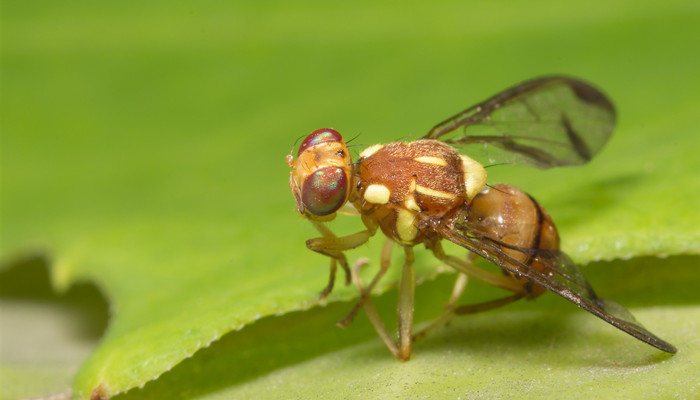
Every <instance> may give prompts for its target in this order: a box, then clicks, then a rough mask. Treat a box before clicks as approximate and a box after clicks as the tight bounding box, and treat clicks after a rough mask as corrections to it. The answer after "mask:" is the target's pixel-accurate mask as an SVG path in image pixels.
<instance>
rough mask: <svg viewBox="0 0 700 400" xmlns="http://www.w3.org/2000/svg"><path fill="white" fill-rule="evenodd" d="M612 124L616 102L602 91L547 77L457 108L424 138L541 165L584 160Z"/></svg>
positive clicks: (493, 159) (495, 157)
mask: <svg viewBox="0 0 700 400" xmlns="http://www.w3.org/2000/svg"><path fill="white" fill-rule="evenodd" d="M614 126H615V107H614V106H613V104H612V102H611V101H610V100H609V99H608V98H607V97H606V96H605V95H604V94H603V93H602V92H601V91H599V90H598V89H596V88H594V87H593V86H591V85H589V84H587V83H585V82H582V81H580V80H578V79H574V78H569V77H565V76H546V77H542V78H538V79H534V80H531V81H527V82H524V83H521V84H519V85H517V86H514V87H512V88H510V89H507V90H505V91H503V92H501V93H499V94H497V95H495V96H493V97H491V98H490V99H488V100H486V101H484V102H482V103H479V104H476V105H474V106H472V107H470V108H468V109H466V110H464V111H462V112H461V113H459V114H457V115H455V116H453V117H451V118H449V119H447V120H445V121H443V122H441V123H439V124H437V125H436V126H435V127H434V128H433V129H431V130H430V132H428V134H427V135H426V136H425V138H426V139H438V140H442V141H445V142H447V143H450V144H451V145H453V146H456V147H460V146H465V145H473V144H478V143H480V144H482V145H484V146H486V151H487V153H486V157H487V158H488V162H490V163H512V164H520V165H530V166H534V167H538V168H543V169H544V168H551V167H558V166H565V165H579V164H584V163H586V162H588V161H589V160H590V159H591V158H592V157H593V156H595V155H596V154H597V153H598V152H599V151H600V149H601V148H602V147H603V145H605V143H606V142H607V140H608V138H609V137H610V134H611V133H612V131H613V128H614ZM472 148H473V147H472Z"/></svg>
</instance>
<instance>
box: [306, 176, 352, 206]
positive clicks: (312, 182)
mask: <svg viewBox="0 0 700 400" xmlns="http://www.w3.org/2000/svg"><path fill="white" fill-rule="evenodd" d="M347 192H348V179H347V177H346V176H345V171H343V169H342V168H338V167H326V168H321V169H319V170H318V171H316V172H314V173H313V174H311V175H309V176H308V177H307V178H306V180H304V184H303V185H302V188H301V201H302V202H303V203H304V206H305V207H306V209H307V210H309V212H310V213H311V214H314V215H318V216H323V215H328V214H332V213H334V212H335V211H336V210H338V209H339V208H340V206H342V205H343V203H345V198H346V197H347Z"/></svg>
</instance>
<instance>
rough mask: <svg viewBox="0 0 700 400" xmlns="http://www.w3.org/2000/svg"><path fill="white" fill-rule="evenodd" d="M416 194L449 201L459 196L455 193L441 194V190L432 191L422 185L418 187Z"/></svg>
mask: <svg viewBox="0 0 700 400" xmlns="http://www.w3.org/2000/svg"><path fill="white" fill-rule="evenodd" d="M416 192H418V193H420V194H424V195H426V196H432V197H437V198H440V199H447V200H453V199H454V198H456V197H457V196H455V195H454V194H453V193H448V192H441V191H439V190H435V189H431V188H429V187H425V186H421V185H416Z"/></svg>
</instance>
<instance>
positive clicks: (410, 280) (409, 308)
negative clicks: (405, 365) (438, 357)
mask: <svg viewBox="0 0 700 400" xmlns="http://www.w3.org/2000/svg"><path fill="white" fill-rule="evenodd" d="M404 250H405V253H406V260H405V261H404V264H403V270H402V272H401V283H400V285H399V307H398V312H399V355H398V359H399V361H408V359H409V358H411V345H412V344H413V336H412V335H411V333H412V331H413V305H414V300H415V299H414V295H415V289H416V277H415V272H414V270H413V260H414V256H413V247H409V246H405V247H404Z"/></svg>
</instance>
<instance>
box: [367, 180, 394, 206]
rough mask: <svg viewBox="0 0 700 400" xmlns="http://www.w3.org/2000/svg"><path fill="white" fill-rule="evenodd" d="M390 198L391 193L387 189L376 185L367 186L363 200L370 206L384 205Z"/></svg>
mask: <svg viewBox="0 0 700 400" xmlns="http://www.w3.org/2000/svg"><path fill="white" fill-rule="evenodd" d="M390 197H391V192H390V191H389V188H387V187H386V186H384V185H379V184H376V183H373V184H371V185H369V186H367V189H366V190H365V194H364V198H365V200H367V201H368V202H370V203H372V204H386V203H388V202H389V198H390Z"/></svg>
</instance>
